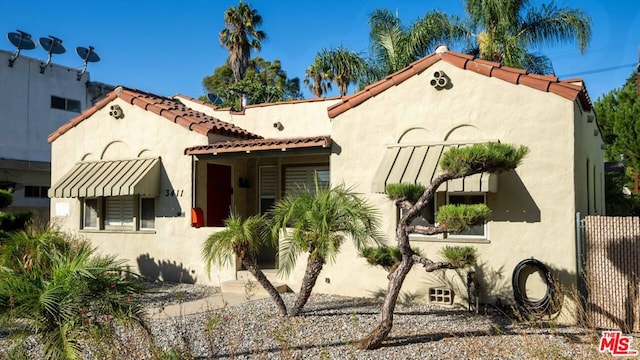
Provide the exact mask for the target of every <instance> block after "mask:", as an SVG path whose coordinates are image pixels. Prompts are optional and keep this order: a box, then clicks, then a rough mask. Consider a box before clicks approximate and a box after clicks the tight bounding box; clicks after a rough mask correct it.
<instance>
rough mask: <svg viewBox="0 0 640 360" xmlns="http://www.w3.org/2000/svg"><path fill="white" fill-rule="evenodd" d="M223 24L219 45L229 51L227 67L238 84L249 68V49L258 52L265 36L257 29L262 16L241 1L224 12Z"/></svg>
mask: <svg viewBox="0 0 640 360" xmlns="http://www.w3.org/2000/svg"><path fill="white" fill-rule="evenodd" d="M224 23H225V28H224V29H222V31H220V45H223V46H224V47H226V48H227V49H228V50H229V59H228V62H229V66H230V67H231V69H232V70H233V77H234V78H235V81H236V82H238V81H240V80H242V78H243V77H244V72H245V71H246V69H247V67H248V66H249V57H250V55H251V49H254V50H256V51H260V49H261V48H262V44H261V41H262V40H264V39H265V38H266V37H267V35H266V34H265V32H264V31H262V30H258V29H257V28H258V27H259V26H260V25H261V24H262V16H260V14H258V11H257V10H255V9H252V8H251V7H250V6H249V5H248V4H245V3H243V2H242V1H240V2H239V3H238V7H233V6H231V7H229V8H228V9H227V11H225V13H224Z"/></svg>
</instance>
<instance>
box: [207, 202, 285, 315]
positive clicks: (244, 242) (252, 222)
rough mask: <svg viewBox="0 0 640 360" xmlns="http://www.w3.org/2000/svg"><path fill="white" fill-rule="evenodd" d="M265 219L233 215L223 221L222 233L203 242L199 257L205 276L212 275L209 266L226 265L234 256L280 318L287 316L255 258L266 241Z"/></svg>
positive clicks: (274, 290)
mask: <svg viewBox="0 0 640 360" xmlns="http://www.w3.org/2000/svg"><path fill="white" fill-rule="evenodd" d="M264 221H265V220H264V219H263V218H262V217H260V216H249V217H248V218H246V219H243V218H241V217H240V216H238V215H236V214H233V213H232V214H231V216H230V217H229V218H228V219H226V220H225V221H224V225H225V229H224V230H222V231H220V232H217V233H215V234H213V235H211V236H209V238H207V240H206V241H205V244H204V247H203V248H202V257H203V258H204V260H205V264H206V268H207V272H209V273H210V272H211V265H213V264H219V265H225V264H228V263H229V262H230V261H231V259H232V258H233V257H235V256H237V257H238V258H239V259H240V262H241V263H242V265H244V267H246V268H247V270H248V271H249V272H250V273H251V275H253V276H254V277H255V278H256V280H257V281H258V283H259V284H260V285H262V287H263V288H264V289H265V290H266V291H267V292H268V293H269V295H270V296H271V298H272V299H273V301H274V302H275V303H276V305H277V306H278V310H279V311H280V314H281V315H287V307H286V305H285V304H284V301H283V300H282V297H281V296H280V293H278V290H276V288H275V287H274V286H273V284H271V282H270V281H269V280H268V279H267V277H266V276H265V274H264V273H263V272H262V270H260V267H259V266H258V261H257V255H258V254H259V253H260V250H261V249H262V248H263V247H264V245H266V243H267V241H268V239H269V237H268V236H267V235H269V234H268V233H267V232H264V233H263V232H262V228H263V226H262V225H263V224H264Z"/></svg>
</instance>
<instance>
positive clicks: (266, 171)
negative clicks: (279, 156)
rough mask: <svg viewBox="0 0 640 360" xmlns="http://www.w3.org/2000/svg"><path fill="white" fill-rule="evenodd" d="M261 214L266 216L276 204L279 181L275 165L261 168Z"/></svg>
mask: <svg viewBox="0 0 640 360" xmlns="http://www.w3.org/2000/svg"><path fill="white" fill-rule="evenodd" d="M259 171H260V214H261V215H262V214H266V213H267V212H268V211H269V210H270V209H271V208H272V207H273V206H274V205H275V203H276V194H277V191H278V190H277V186H276V184H277V180H276V167H275V165H270V166H260V169H259Z"/></svg>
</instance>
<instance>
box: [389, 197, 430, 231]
mask: <svg viewBox="0 0 640 360" xmlns="http://www.w3.org/2000/svg"><path fill="white" fill-rule="evenodd" d="M434 198H435V196H434ZM434 198H432V199H431V200H429V202H428V203H427V204H426V205H425V207H424V208H423V209H422V211H421V212H420V214H419V215H418V216H417V217H416V218H415V219H413V221H411V225H416V226H425V227H434V226H436V207H435V201H434ZM404 212H405V210H404V209H403V208H400V209H399V212H398V221H400V219H401V218H402V216H403V215H404ZM414 235H417V236H428V235H418V234H414ZM412 236H413V235H412Z"/></svg>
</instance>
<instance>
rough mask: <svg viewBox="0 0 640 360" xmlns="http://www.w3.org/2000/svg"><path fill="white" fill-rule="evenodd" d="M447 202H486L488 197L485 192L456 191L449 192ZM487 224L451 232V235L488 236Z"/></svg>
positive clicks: (469, 203) (468, 203) (471, 203)
mask: <svg viewBox="0 0 640 360" xmlns="http://www.w3.org/2000/svg"><path fill="white" fill-rule="evenodd" d="M447 203H448V204H452V205H459V204H466V205H473V204H486V197H485V195H484V194H473V193H472V194H469V193H454V194H448V196H447ZM486 226H487V224H486V223H485V224H481V225H476V226H473V227H471V228H470V229H467V230H465V231H462V232H460V233H450V234H449V237H458V236H460V237H486V233H487V231H486Z"/></svg>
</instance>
